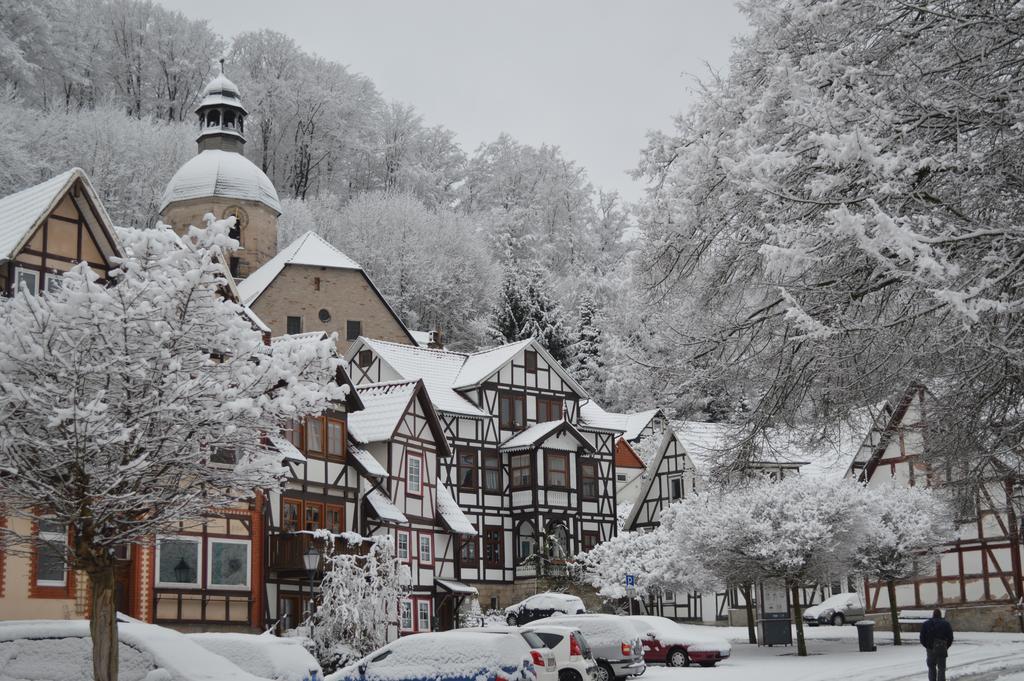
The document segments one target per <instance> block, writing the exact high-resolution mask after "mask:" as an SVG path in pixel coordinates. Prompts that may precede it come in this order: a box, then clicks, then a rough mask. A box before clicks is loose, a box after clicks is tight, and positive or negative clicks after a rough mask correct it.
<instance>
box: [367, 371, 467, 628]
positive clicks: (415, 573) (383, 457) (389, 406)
mask: <svg viewBox="0 0 1024 681" xmlns="http://www.w3.org/2000/svg"><path fill="white" fill-rule="evenodd" d="M357 392H358V394H359V397H360V399H361V401H362V402H363V403H364V404H365V405H366V409H365V410H363V411H361V412H358V413H356V414H353V415H352V417H351V428H352V435H353V438H354V439H355V440H357V441H358V442H359V443H360V445H361V446H364V447H365V448H366V451H367V452H369V454H370V456H372V457H373V459H374V460H375V461H376V462H377V463H378V464H379V465H380V466H381V468H383V469H384V470H386V471H387V472H388V476H387V477H386V478H384V479H383V480H379V481H375V482H374V484H372V485H371V486H369V487H368V489H367V490H366V507H367V508H366V512H365V516H364V519H363V522H362V528H361V532H362V534H364V535H365V536H380V535H385V536H390V537H391V538H392V539H393V541H394V545H395V551H396V554H397V556H398V560H399V561H400V562H401V563H403V564H404V565H405V566H406V567H407V569H408V573H409V583H408V587H409V592H408V594H407V595H406V596H405V597H404V598H403V599H402V601H401V602H400V603H399V609H398V629H399V632H400V633H402V634H405V633H414V632H423V631H433V630H445V629H452V628H454V627H455V626H456V616H457V613H458V610H459V607H460V606H461V604H462V601H463V599H464V598H466V597H467V596H471V595H474V594H475V593H476V591H475V590H474V589H472V588H471V587H469V586H467V585H466V584H464V583H462V582H461V581H460V579H459V577H460V575H459V566H458V565H457V558H458V554H459V546H460V543H461V542H463V541H471V540H475V539H476V536H477V530H476V528H475V527H473V525H472V523H470V521H469V520H468V519H467V518H466V516H465V514H463V512H462V510H461V509H460V508H459V506H458V504H457V503H456V502H455V500H454V498H453V496H452V493H451V492H450V491H449V489H448V488H447V487H446V480H447V478H446V476H445V475H444V471H445V470H446V468H447V463H446V462H447V460H449V459H451V457H452V451H451V448H450V446H449V445H448V441H447V439H446V438H445V434H444V429H443V427H442V425H441V421H440V419H439V418H438V414H437V411H436V410H435V409H434V405H433V404H432V403H431V401H430V398H429V396H428V395H427V390H426V387H425V386H424V384H423V381H420V380H412V381H393V382H386V383H374V384H364V385H362V386H360V387H359V388H358V390H357Z"/></svg>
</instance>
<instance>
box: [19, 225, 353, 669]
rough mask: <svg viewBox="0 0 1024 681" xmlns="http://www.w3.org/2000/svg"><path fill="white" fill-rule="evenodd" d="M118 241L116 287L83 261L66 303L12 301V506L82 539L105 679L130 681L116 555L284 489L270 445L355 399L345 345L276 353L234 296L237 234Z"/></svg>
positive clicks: (71, 547)
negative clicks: (296, 421)
mask: <svg viewBox="0 0 1024 681" xmlns="http://www.w3.org/2000/svg"><path fill="white" fill-rule="evenodd" d="M120 237H121V241H122V243H123V245H124V247H125V249H126V252H127V253H128V255H127V257H125V258H123V259H120V260H118V261H116V262H115V268H114V269H113V270H112V271H111V273H110V275H109V281H103V280H100V279H98V277H97V275H96V274H95V273H94V272H93V270H91V269H90V268H89V267H88V266H86V265H85V264H84V263H83V264H80V265H78V266H76V267H75V268H74V269H72V270H71V271H70V272H68V273H67V274H65V275H64V277H63V279H62V281H63V286H62V287H61V288H60V289H59V290H57V291H54V292H47V293H43V294H42V295H39V296H33V295H30V294H28V293H27V292H24V291H23V292H20V293H18V294H17V295H15V296H14V297H13V298H11V299H0V478H2V479H3V484H0V505H2V506H3V508H4V510H5V512H6V513H7V514H8V515H13V516H16V517H20V518H25V519H28V520H31V521H32V522H33V523H38V522H39V521H40V520H44V521H45V522H46V523H47V524H49V525H52V526H58V527H63V528H67V529H68V530H69V531H70V536H71V540H70V542H69V543H68V546H67V550H66V554H65V555H62V556H60V558H62V559H64V560H65V561H66V564H67V566H68V568H69V569H74V570H81V571H84V572H85V574H86V575H87V576H88V579H89V586H90V597H91V605H90V611H91V613H92V615H91V619H90V630H91V634H92V641H93V676H94V678H95V679H97V681H112V680H114V679H116V678H117V624H116V620H115V616H114V615H115V596H114V565H115V556H116V555H117V551H118V549H119V548H122V547H124V546H126V545H129V544H131V543H133V542H146V541H149V540H151V539H152V537H154V536H155V535H156V534H157V533H158V532H161V531H167V530H168V529H170V528H173V527H176V526H177V524H178V523H180V522H186V523H187V522H197V521H200V520H201V519H203V518H204V517H207V516H209V515H210V514H216V513H217V512H218V511H220V510H223V509H226V508H229V507H232V506H234V505H236V504H237V503H239V502H241V501H245V500H247V499H249V498H251V497H252V496H253V494H254V491H256V490H259V489H263V488H268V487H273V486H276V485H277V484H279V480H280V477H281V476H282V475H283V471H282V468H281V465H280V462H279V457H278V456H276V455H273V453H272V452H270V451H268V449H267V447H268V445H266V443H265V440H264V438H263V434H264V433H266V432H268V431H271V432H272V431H276V430H278V429H280V428H282V427H284V425H285V423H286V422H287V419H288V418H290V417H293V416H296V415H302V414H307V413H317V412H319V411H321V410H322V409H324V408H325V407H326V406H327V404H328V403H329V401H330V400H336V399H341V398H343V396H344V390H343V389H342V388H340V387H338V386H336V385H335V384H334V383H333V381H332V380H331V379H332V378H333V376H334V374H335V372H336V370H337V366H338V364H339V360H337V359H336V358H335V357H334V355H333V354H332V347H333V341H323V342H320V343H314V344H299V343H295V344H289V347H287V348H283V349H282V351H280V352H277V351H274V352H273V353H271V352H269V351H268V350H269V349H268V348H267V346H266V345H264V343H263V338H262V334H261V332H260V331H259V330H257V329H255V328H254V327H253V326H252V323H251V321H249V319H248V318H247V317H246V316H245V313H244V310H243V308H241V307H240V306H239V305H238V304H236V303H234V302H232V301H231V300H229V299H225V298H224V297H223V295H222V292H223V287H224V283H225V280H224V274H225V270H224V269H223V266H222V265H218V264H217V262H216V261H215V258H216V257H218V256H217V254H218V253H220V252H221V250H220V249H222V248H230V247H232V246H235V245H237V244H236V243H235V242H234V241H233V240H231V239H229V238H228V237H227V221H222V222H219V223H215V224H211V225H210V226H209V227H208V228H207V229H195V228H193V229H192V230H191V231H190V235H189V237H187V238H186V239H185V240H182V239H179V238H178V237H177V236H176V235H175V234H174V233H173V232H172V231H171V230H170V228H164V227H160V228H157V229H149V230H137V231H136V230H124V231H122V232H121V234H120ZM232 462H233V463H232ZM214 464H215V465H214ZM5 535H6V536H5V539H6V540H7V541H8V542H20V543H22V544H25V545H35V544H37V538H36V537H35V536H33V535H31V534H30V535H28V536H25V535H20V534H17V533H16V532H15V531H14V530H13V529H11V528H8V529H7V530H6V532H5Z"/></svg>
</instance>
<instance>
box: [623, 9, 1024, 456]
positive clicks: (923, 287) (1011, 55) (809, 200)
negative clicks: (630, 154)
mask: <svg viewBox="0 0 1024 681" xmlns="http://www.w3.org/2000/svg"><path fill="white" fill-rule="evenodd" d="M741 8H742V10H743V11H744V13H745V14H746V16H747V18H748V20H749V21H750V23H751V27H752V31H751V33H750V35H749V36H747V37H745V38H743V39H742V40H740V41H738V42H737V44H736V48H735V51H734V54H733V57H732V61H731V65H730V68H729V73H728V76H727V77H720V78H715V77H712V78H709V79H708V80H707V82H706V83H704V84H703V87H702V88H701V89H700V91H699V92H700V94H699V95H698V99H697V102H696V103H695V105H694V106H693V108H692V109H691V110H690V111H689V112H687V113H686V114H685V115H681V116H679V117H678V118H677V119H676V121H675V129H674V130H673V131H672V132H670V133H665V134H661V133H659V134H654V135H652V136H651V137H650V141H649V144H648V146H647V149H646V151H645V153H644V157H643V161H642V164H641V167H640V172H641V174H642V175H644V176H645V177H646V178H647V179H648V180H649V182H650V192H649V195H648V197H647V200H646V201H645V202H644V205H643V207H642V208H641V212H640V224H641V226H642V229H643V230H644V233H645V236H646V238H645V248H644V253H643V257H641V258H638V260H637V264H638V268H637V274H638V277H640V278H641V279H642V283H643V285H644V286H645V287H646V288H647V290H648V292H649V293H650V300H651V303H652V307H651V309H649V310H648V315H649V317H650V318H651V319H652V320H653V321H654V322H655V323H656V328H657V329H658V330H659V333H660V334H661V335H662V336H663V337H664V342H663V343H661V344H660V346H659V347H660V348H665V349H667V350H668V351H667V352H664V353H659V354H658V355H656V356H652V357H643V358H641V359H642V360H644V361H645V363H647V364H649V365H653V366H670V367H672V368H674V375H675V377H676V380H677V381H678V382H680V383H692V382H694V381H700V380H702V379H713V380H714V381H717V382H718V383H721V384H734V385H744V386H747V385H749V386H750V387H751V394H753V395H755V396H756V398H757V399H756V400H755V402H754V403H753V404H752V405H751V407H752V409H751V414H752V420H753V422H754V424H755V425H756V427H757V428H759V429H764V430H767V429H770V428H772V427H773V426H774V424H776V423H778V422H779V421H780V420H782V419H786V420H790V421H792V420H796V419H797V418H798V417H800V416H813V417H816V418H819V419H820V420H821V421H822V422H828V421H830V420H835V418H836V417H837V416H838V415H842V414H845V413H848V412H849V411H850V410H851V409H853V408H856V407H858V406H861V405H863V404H873V403H876V402H878V401H881V400H882V399H884V398H885V397H887V396H888V395H889V393H890V392H891V391H893V390H899V389H901V388H902V387H903V386H905V385H907V384H908V383H910V382H912V381H915V380H918V381H922V382H924V383H925V384H927V385H929V387H930V388H931V389H932V390H933V392H934V393H935V394H934V395H933V399H932V401H931V403H930V405H929V415H930V417H932V418H930V422H931V423H932V424H933V426H934V427H936V428H939V429H941V431H942V432H941V434H939V435H937V436H934V437H932V438H931V439H930V444H929V446H930V448H931V452H930V453H931V455H932V457H933V458H940V457H947V458H948V459H949V461H950V462H953V461H956V460H962V459H963V458H964V457H965V456H967V457H979V458H983V457H989V456H1002V455H1006V456H1010V457H1019V456H1020V453H1021V452H1022V451H1024V449H1022V447H1021V443H1022V442H1024V420H1022V418H1021V413H1020V404H1021V402H1022V397H1024V380H1021V377H1022V376H1024V362H1022V361H1021V359H1020V358H1021V357H1022V353H1021V349H1022V347H1024V331H1022V329H1024V326H1022V325H1021V324H1020V315H1021V310H1022V308H1024V300H1022V298H1021V292H1022V291H1024V287H1022V286H1021V282H1022V281H1024V261H1022V260H1021V258H1019V257H1018V256H1017V254H1018V252H1019V251H1020V250H1021V248H1022V243H1024V230H1022V228H1021V225H1022V224H1024V185H1022V183H1021V182H1020V181H1019V179H1018V175H1017V174H1016V173H1007V172H1006V167H1007V163H1008V162H1009V163H1013V161H1011V160H1010V159H1016V158H1019V157H1021V155H1022V154H1024V128H1022V126H1020V124H1019V117H1018V115H1017V113H1016V112H1018V111H1019V110H1020V107H1021V105H1022V102H1024V83H1022V82H1021V80H1020V79H1019V78H1018V77H1017V74H1018V73H1019V69H1020V67H1021V65H1022V64H1024V57H1022V54H1021V50H1020V45H1019V36H1020V35H1021V32H1022V31H1024V14H1022V13H1021V11H1020V7H1019V6H1017V5H1015V4H1014V3H1009V2H1004V1H1003V0H936V1H935V2H928V3H906V2H892V1H891V0H848V1H844V2H818V1H817V0H751V1H749V2H744V3H741ZM696 362H703V363H704V364H705V366H706V368H705V369H704V371H705V372H706V373H705V375H703V376H701V375H697V376H694V375H693V365H694V363H696ZM706 394H712V395H713V394H716V391H714V390H711V391H707V392H706ZM970 468H971V470H974V471H984V470H987V469H986V467H984V466H971V467H970Z"/></svg>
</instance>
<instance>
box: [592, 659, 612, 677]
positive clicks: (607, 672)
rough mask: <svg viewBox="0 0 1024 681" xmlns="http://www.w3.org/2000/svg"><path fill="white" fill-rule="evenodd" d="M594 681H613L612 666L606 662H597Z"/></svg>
mask: <svg viewBox="0 0 1024 681" xmlns="http://www.w3.org/2000/svg"><path fill="white" fill-rule="evenodd" d="M594 681H615V671H614V670H613V669H612V666H611V665H610V664H608V663H607V662H598V663H597V673H596V674H594Z"/></svg>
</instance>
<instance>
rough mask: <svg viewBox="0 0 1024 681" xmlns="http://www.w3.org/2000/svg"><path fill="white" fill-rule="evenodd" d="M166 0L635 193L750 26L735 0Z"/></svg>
mask: <svg viewBox="0 0 1024 681" xmlns="http://www.w3.org/2000/svg"><path fill="white" fill-rule="evenodd" d="M159 1H160V2H161V3H162V4H163V5H164V6H166V7H169V8H172V9H178V10H181V11H182V12H183V13H185V14H186V15H188V16H190V17H195V18H204V19H208V20H209V21H210V23H211V25H212V27H213V28H214V30H216V31H217V32H218V33H220V34H221V35H223V36H225V37H227V38H231V37H232V36H234V35H235V34H237V33H240V32H242V31H249V30H255V29H259V28H272V29H274V30H277V31H281V32H283V33H287V34H288V35H290V36H292V37H293V38H294V39H295V40H296V42H297V43H298V44H299V45H300V46H301V47H302V48H304V49H305V50H307V51H309V52H315V53H317V54H319V55H321V56H324V57H327V58H329V59H332V60H335V61H338V62H341V63H343V64H345V65H347V66H348V67H349V68H350V69H351V70H352V71H354V72H357V73H362V74H365V75H367V76H369V77H370V78H371V79H372V80H373V81H374V83H376V85H377V87H378V88H379V89H380V91H381V93H382V94H383V95H384V97H386V98H388V99H398V100H401V101H403V102H408V103H411V104H413V105H414V106H415V107H416V108H417V109H418V110H419V111H420V113H421V114H422V115H423V117H424V120H425V121H426V122H427V123H428V124H430V125H434V124H442V125H444V126H446V127H448V128H450V129H452V130H454V131H455V132H456V134H457V135H458V140H459V142H460V144H462V146H463V147H464V148H465V149H466V150H467V151H472V150H473V149H475V148H476V146H477V145H479V144H480V143H481V142H486V141H490V140H493V139H494V138H495V137H497V136H498V134H499V133H501V132H503V131H504V132H508V133H509V134H511V135H512V136H513V137H515V138H516V139H518V140H519V141H521V142H526V143H529V144H540V143H542V142H546V143H549V144H557V145H559V146H560V147H561V148H562V150H563V152H564V154H565V155H566V156H567V157H568V158H571V159H573V160H575V161H577V162H579V163H580V164H582V165H583V166H584V167H585V168H586V169H587V171H588V173H589V175H590V178H591V181H593V182H594V184H595V185H597V186H600V187H603V188H608V189H617V190H619V191H620V192H621V193H622V194H623V196H624V197H626V198H629V199H636V198H639V196H640V194H641V189H640V186H639V185H638V184H636V183H635V182H634V181H633V180H632V179H630V178H629V177H628V176H627V175H626V171H627V170H629V169H632V168H633V167H634V166H635V165H636V163H637V159H638V154H639V150H640V149H641V148H642V146H643V145H644V135H645V133H646V132H647V131H648V130H650V129H655V128H660V129H665V128H668V127H669V126H670V125H671V117H672V115H673V114H675V113H678V112H679V111H682V110H684V109H685V108H686V105H687V102H689V101H690V98H691V92H690V90H691V88H692V85H693V82H694V81H693V76H695V75H696V76H700V77H704V76H705V75H706V73H707V66H706V65H710V67H711V68H713V69H715V70H718V71H723V72H724V71H725V70H726V69H727V67H728V59H729V53H730V48H731V41H732V39H733V37H735V36H737V35H739V34H742V33H743V32H745V31H746V29H747V25H746V22H745V20H744V18H743V17H742V15H740V13H739V12H738V11H737V10H736V8H735V7H734V6H733V3H732V2H731V0H618V1H611V0H508V1H507V2H503V3H498V2H491V1H488V0H361V1H359V2H355V1H352V0H344V1H342V0H290V1H287V2H284V1H281V0H241V1H239V0H236V1H234V2H212V1H211V0H159ZM228 69H229V70H228V73H229V75H230V65H228ZM242 96H243V98H244V97H245V93H244V92H243V93H242Z"/></svg>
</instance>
